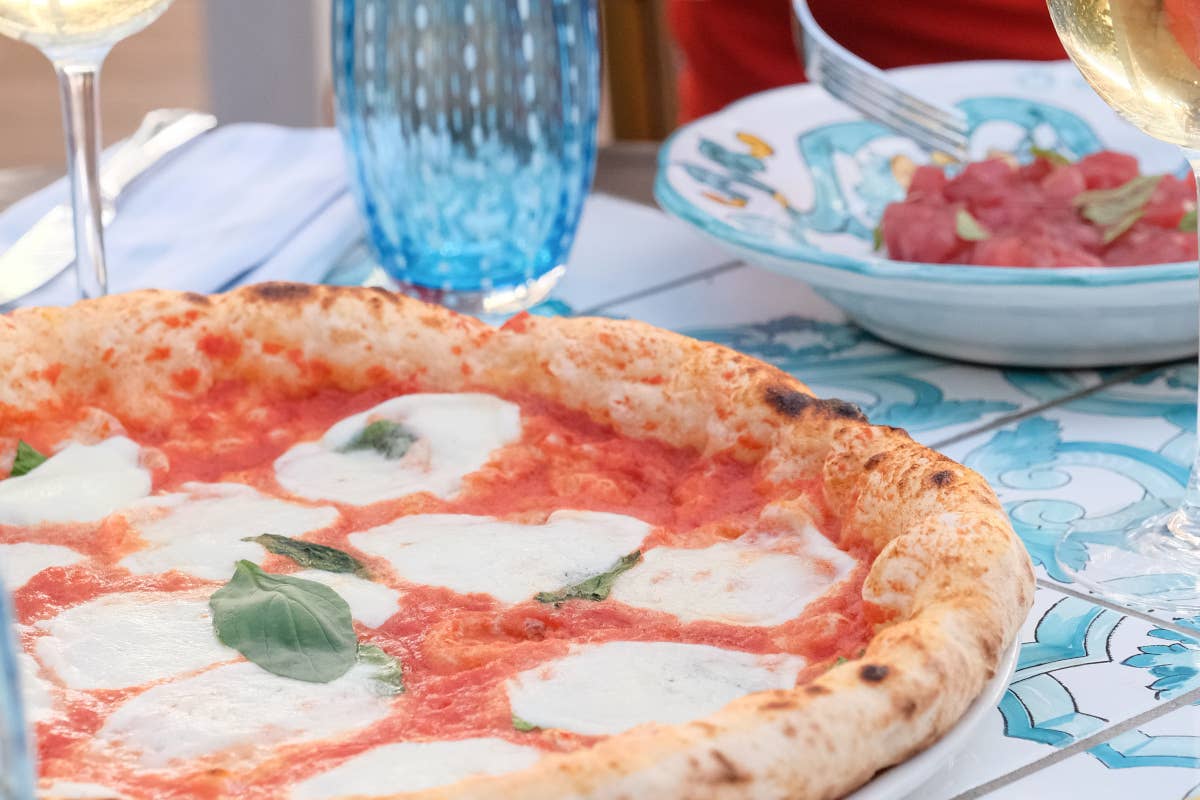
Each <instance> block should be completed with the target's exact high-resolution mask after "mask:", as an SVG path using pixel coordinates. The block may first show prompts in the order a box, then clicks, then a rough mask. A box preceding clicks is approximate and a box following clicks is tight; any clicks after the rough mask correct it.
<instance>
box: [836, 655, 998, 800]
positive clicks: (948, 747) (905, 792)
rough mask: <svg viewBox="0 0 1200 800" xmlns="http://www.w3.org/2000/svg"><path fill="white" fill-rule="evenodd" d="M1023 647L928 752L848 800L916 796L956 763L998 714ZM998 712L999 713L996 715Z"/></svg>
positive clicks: (887, 772) (895, 799)
mask: <svg viewBox="0 0 1200 800" xmlns="http://www.w3.org/2000/svg"><path fill="white" fill-rule="evenodd" d="M1019 650H1020V646H1019V645H1017V644H1015V643H1014V644H1013V645H1012V646H1011V647H1009V648H1008V650H1007V651H1006V652H1005V653H1004V655H1003V657H1001V659H1000V668H999V669H998V670H997V671H996V675H995V677H993V678H992V679H991V680H990V681H988V683H987V685H986V686H984V687H983V692H981V693H980V695H979V697H977V698H975V702H973V703H972V704H971V705H970V706H968V707H967V712H966V713H965V714H963V716H962V718H961V719H960V720H959V721H958V723H957V724H956V725H955V726H954V727H953V728H951V729H950V730H949V731H948V732H947V733H946V735H945V736H943V737H942V738H941V739H938V740H937V741H936V742H934V743H933V744H932V745H931V746H930V747H929V748H928V749H926V750H922V751H921V752H920V753H918V754H917V755H915V756H913V757H912V758H910V759H909V760H908V761H905V762H904V763H902V764H897V765H896V766H894V767H891V768H890V769H887V770H885V771H883V772H881V773H879V774H878V775H876V776H875V777H874V778H873V779H872V780H871V782H870V783H868V784H866V785H865V786H863V787H862V788H861V789H859V790H858V791H857V792H854V793H853V794H850V795H847V796H846V800H901V798H905V797H910V796H912V797H914V798H915V797H916V794H915V792H916V790H917V789H920V788H921V787H922V786H924V785H925V784H926V783H928V782H929V781H931V780H932V779H933V778H934V777H935V776H937V775H938V774H939V773H941V772H944V771H945V770H946V768H947V767H948V766H949V765H950V764H951V763H952V762H953V761H954V757H955V756H957V755H958V754H959V753H960V752H961V751H962V750H965V749H966V748H967V747H968V746H969V745H970V744H971V740H972V738H973V737H974V735H975V732H976V731H977V730H978V729H979V726H980V725H981V724H982V723H983V721H984V720H985V719H986V718H987V717H988V716H989V715H991V714H992V713H993V712H995V711H996V706H997V705H998V704H999V703H1000V698H1002V697H1004V693H1005V692H1006V691H1008V683H1009V681H1010V680H1012V676H1013V672H1014V671H1016V669H1017V653H1018V652H1019ZM997 713H998V712H997Z"/></svg>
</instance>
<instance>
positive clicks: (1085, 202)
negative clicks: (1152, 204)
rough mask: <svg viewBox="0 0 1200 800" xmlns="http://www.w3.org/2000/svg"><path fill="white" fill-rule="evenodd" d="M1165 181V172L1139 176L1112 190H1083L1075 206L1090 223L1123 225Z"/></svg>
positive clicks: (1076, 199)
mask: <svg viewBox="0 0 1200 800" xmlns="http://www.w3.org/2000/svg"><path fill="white" fill-rule="evenodd" d="M1161 180H1162V176H1161V175H1139V176H1138V177H1136V178H1133V179H1132V180H1129V181H1126V182H1125V183H1123V184H1121V185H1120V186H1117V187H1114V188H1112V189H1092V190H1090V191H1086V192H1080V193H1079V194H1077V195H1076V196H1075V205H1076V206H1077V207H1078V208H1079V213H1080V214H1082V215H1083V218H1084V219H1086V220H1088V221H1089V222H1094V223H1095V224H1097V225H1100V226H1102V227H1105V228H1107V227H1110V226H1113V225H1119V224H1122V223H1123V222H1124V221H1125V220H1127V219H1128V218H1129V216H1130V215H1131V214H1135V213H1140V212H1141V210H1142V209H1143V208H1145V206H1146V203H1147V202H1148V201H1149V200H1150V196H1151V195H1153V194H1154V190H1155V189H1156V188H1158V183H1159V181H1161ZM1130 224H1132V223H1130Z"/></svg>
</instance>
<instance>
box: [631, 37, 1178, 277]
mask: <svg viewBox="0 0 1200 800" xmlns="http://www.w3.org/2000/svg"><path fill="white" fill-rule="evenodd" d="M1069 63H1070V62H1069V61H994V60H993V61H957V62H947V63H942V64H924V65H920V66H914V67H904V68H901V69H896V70H889V72H890V73H891V74H905V73H912V74H920V73H923V72H931V73H937V72H939V71H947V70H957V69H963V68H966V67H970V68H973V69H984V70H986V69H994V68H1008V69H1011V68H1014V67H1028V68H1030V69H1034V70H1046V71H1049V70H1051V69H1061V68H1062V65H1063V64H1069ZM797 92H803V93H805V94H818V93H819V92H820V90H819V89H818V88H817V87H816V86H815V85H813V84H808V83H797V84H791V85H788V86H779V87H775V88H773V89H767V90H766V91H763V92H758V93H756V94H752V95H749V96H747V97H743V98H741V99H739V100H736V101H734V102H733V103H731V104H730V105H728V106H725V107H724V108H722V109H721V110H719V111H716V112H714V113H712V114H708V115H705V116H703V117H700V118H698V119H695V120H692V121H691V122H689V123H687V124H685V125H681V126H680V127H679V128H677V129H676V130H674V131H673V132H672V133H671V134H670V135H669V136H668V137H667V138H666V139H665V140H663V143H662V144H661V145H660V146H659V148H658V156H657V159H656V167H655V176H654V199H655V200H656V201H657V202H658V204H659V206H660V207H662V209H663V210H664V211H666V212H667V213H668V214H671V215H673V216H675V217H677V218H679V219H681V220H683V221H684V222H687V223H688V224H691V225H694V226H696V227H697V228H699V229H700V230H702V231H703V232H705V233H707V234H709V235H711V236H714V237H716V238H718V239H721V240H724V241H729V242H731V243H734V244H737V245H739V246H741V247H745V248H747V249H749V250H752V251H755V252H759V253H763V254H765V255H768V256H771V257H774V258H778V259H782V260H785V261H792V262H809V263H816V264H821V265H823V266H827V267H833V268H835V269H841V270H844V271H846V272H852V273H856V274H859V275H864V276H867V277H873V278H888V279H899V280H912V281H920V282H927V283H949V284H961V285H974V286H980V285H982V286H1083V287H1109V286H1128V285H1131V284H1139V283H1159V282H1167V281H1180V280H1195V279H1196V278H1197V276H1198V275H1200V264H1198V263H1197V262H1192V261H1174V262H1167V263H1161V264H1146V265H1139V266H1129V267H1054V268H1047V269H1038V268H1028V267H985V266H971V265H966V264H931V263H928V262H916V261H895V260H892V259H890V258H881V257H879V256H872V255H868V256H849V255H845V254H842V253H834V252H831V251H829V250H823V249H821V248H819V247H814V246H811V245H804V244H794V245H786V244H780V243H778V242H769V241H765V240H763V239H762V238H761V237H758V236H754V235H752V234H749V233H746V232H745V231H741V230H739V229H737V228H735V227H733V226H732V225H730V224H729V223H727V222H724V221H722V220H721V219H719V218H717V217H715V216H713V215H712V214H710V213H707V212H705V211H703V210H701V209H700V207H699V206H697V205H696V204H695V203H693V202H691V201H689V200H687V199H686V198H684V196H683V195H682V194H681V193H680V192H679V190H678V189H676V188H675V186H674V185H673V184H672V182H671V180H670V178H669V177H668V172H669V170H670V167H671V166H672V165H673V163H674V162H673V161H672V160H671V151H672V149H673V148H674V146H675V144H676V143H677V141H678V140H679V139H680V138H681V137H682V136H683V135H685V134H687V133H693V132H695V131H697V130H701V129H703V128H704V127H705V126H706V125H709V124H712V123H714V122H716V121H718V120H720V119H721V118H723V117H728V116H732V115H735V114H736V113H737V112H738V111H739V110H740V109H741V108H743V107H745V106H747V105H750V104H753V103H758V102H761V101H764V100H768V99H771V98H773V97H774V96H776V95H778V96H780V97H782V96H785V95H788V94H793V93H797ZM825 99H826V100H827V101H828V102H831V103H834V102H837V101H836V100H834V99H833V98H832V97H826V98H825Z"/></svg>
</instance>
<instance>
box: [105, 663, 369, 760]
mask: <svg viewBox="0 0 1200 800" xmlns="http://www.w3.org/2000/svg"><path fill="white" fill-rule="evenodd" d="M374 672H375V668H374V667H372V666H371V665H369V664H357V665H355V666H354V667H352V668H351V669H350V671H349V672H347V673H346V674H345V675H343V676H342V677H340V678H338V679H336V680H334V681H330V682H329V683H306V682H304V681H297V680H292V679H290V678H283V677H280V676H278V675H273V674H271V673H270V672H267V671H266V670H264V669H262V668H260V667H258V666H256V665H254V664H251V663H250V662H248V661H239V662H236V663H233V664H225V665H223V666H219V667H215V668H213V669H211V670H208V671H207V672H202V673H200V674H199V675H194V676H192V677H189V678H184V679H182V680H178V681H173V682H171V683H163V684H159V685H158V686H153V687H151V688H150V689H147V690H146V691H145V692H142V693H141V694H139V695H137V696H136V697H133V698H131V699H129V700H127V701H125V703H123V704H122V705H121V706H120V707H118V708H117V709H116V711H114V712H113V713H112V715H111V716H109V718H108V720H107V721H106V722H105V723H104V726H103V727H102V728H100V730H99V731H98V732H97V733H96V738H97V739H99V740H100V741H102V742H106V743H111V744H115V745H117V746H120V747H123V748H125V749H126V750H128V751H130V753H131V754H132V755H133V758H134V760H135V761H136V763H137V764H138V765H139V766H141V767H143V768H146V769H158V768H161V767H165V766H167V765H168V764H170V763H171V762H172V761H175V760H177V759H189V758H197V757H200V756H205V755H210V754H212V755H215V754H218V753H221V754H222V755H221V756H220V757H218V758H217V759H216V760H217V761H218V762H221V763H229V762H232V761H241V760H251V759H253V758H254V755H255V751H256V750H257V749H258V748H263V747H274V746H277V745H280V744H283V743H295V742H301V741H311V740H315V739H324V738H327V737H331V736H336V735H338V734H340V733H346V732H349V731H353V730H358V729H360V728H364V727H366V726H368V725H370V724H372V723H374V722H377V721H378V720H380V719H383V718H384V717H385V716H387V713H388V709H389V707H390V706H391V703H392V700H391V698H388V697H385V696H383V695H381V694H379V692H378V691H377V689H376V683H375V679H374V678H373V675H374Z"/></svg>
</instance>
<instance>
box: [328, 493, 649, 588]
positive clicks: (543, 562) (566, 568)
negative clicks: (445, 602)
mask: <svg viewBox="0 0 1200 800" xmlns="http://www.w3.org/2000/svg"><path fill="white" fill-rule="evenodd" d="M649 532H650V526H649V525H647V524H646V523H645V522H642V521H641V520H639V519H634V518H633V517H627V516H624V515H621V514H605V513H600V512H595V511H556V512H554V513H553V514H551V515H550V517H549V519H547V520H546V523H545V524H544V525H521V524H518V523H515V522H503V521H501V520H498V519H494V518H492V517H475V516H469V515H465V514H418V515H414V516H410V517H401V518H400V519H398V520H396V521H395V522H391V523H388V524H387V525H383V526H380V527H378V528H373V529H372V530H369V531H366V532H364V533H355V534H352V535H351V536H350V541H351V543H353V544H354V546H355V547H357V548H359V549H360V550H362V551H363V552H366V553H370V554H372V555H375V556H380V557H382V558H385V559H387V560H388V562H389V563H390V564H391V565H392V569H393V570H395V572H396V574H397V575H399V576H400V577H402V578H403V579H405V580H407V581H411V582H413V583H424V584H432V585H434V586H445V587H446V588H448V589H453V590H454V591H456V592H459V593H461V594H471V593H473V592H486V593H487V594H490V595H492V596H493V597H496V598H498V599H500V600H502V601H504V602H506V603H519V602H521V601H522V600H528V599H530V598H531V597H533V595H535V594H536V593H538V592H542V591H553V590H555V589H560V588H562V587H563V586H568V585H570V584H573V583H578V582H579V581H581V580H584V579H585V578H589V577H591V576H593V575H596V574H598V573H601V572H606V571H608V570H609V569H610V568H611V567H612V566H613V564H614V563H615V562H616V561H617V559H619V558H620V557H621V556H623V555H626V554H628V553H630V552H632V551H634V550H636V549H637V548H638V547H639V546H640V545H641V543H642V540H643V539H645V538H646V534H648V533H649Z"/></svg>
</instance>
